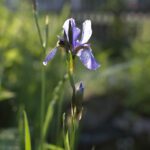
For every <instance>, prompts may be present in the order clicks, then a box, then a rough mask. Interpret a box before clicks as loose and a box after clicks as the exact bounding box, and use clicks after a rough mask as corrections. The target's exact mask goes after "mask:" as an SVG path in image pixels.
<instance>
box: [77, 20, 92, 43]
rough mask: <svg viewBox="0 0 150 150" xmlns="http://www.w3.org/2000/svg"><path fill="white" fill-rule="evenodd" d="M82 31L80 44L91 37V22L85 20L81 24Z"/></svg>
mask: <svg viewBox="0 0 150 150" xmlns="http://www.w3.org/2000/svg"><path fill="white" fill-rule="evenodd" d="M82 28H83V31H82V36H81V41H80V43H81V44H84V43H87V42H88V40H89V39H90V37H91V35H92V28H91V20H86V21H84V22H83V27H82Z"/></svg>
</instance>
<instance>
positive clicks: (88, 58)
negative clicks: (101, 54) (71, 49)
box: [77, 48, 100, 70]
mask: <svg viewBox="0 0 150 150" xmlns="http://www.w3.org/2000/svg"><path fill="white" fill-rule="evenodd" d="M77 56H78V57H79V58H80V60H81V62H82V63H83V65H84V66H85V67H87V68H88V69H90V70H96V69H97V68H98V67H100V64H99V63H98V62H97V61H96V60H95V58H94V56H93V54H92V50H91V49H90V48H86V49H81V50H79V51H78V53H77Z"/></svg>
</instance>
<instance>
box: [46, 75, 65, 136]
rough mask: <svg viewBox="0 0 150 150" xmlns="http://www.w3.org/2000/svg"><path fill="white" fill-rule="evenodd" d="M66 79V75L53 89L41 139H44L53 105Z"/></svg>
mask: <svg viewBox="0 0 150 150" xmlns="http://www.w3.org/2000/svg"><path fill="white" fill-rule="evenodd" d="M67 79H68V74H66V75H64V77H63V79H62V80H60V81H59V82H58V85H57V86H56V88H55V89H54V92H53V98H52V100H51V101H50V102H49V105H48V109H47V112H46V116H45V121H44V124H43V138H45V137H46V133H47V130H48V126H49V124H50V122H51V120H52V116H53V112H54V105H55V103H56V101H57V100H58V99H59V98H60V95H61V94H60V93H61V90H62V89H63V86H64V83H65V81H66V80H67Z"/></svg>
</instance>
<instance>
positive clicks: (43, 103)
mask: <svg viewBox="0 0 150 150" xmlns="http://www.w3.org/2000/svg"><path fill="white" fill-rule="evenodd" d="M33 14H34V19H35V24H36V27H37V31H38V35H39V39H40V44H41V47H42V49H43V52H42V59H43V58H44V57H45V53H46V48H47V41H48V19H47V18H46V19H47V21H46V24H45V41H44V40H43V38H42V34H41V30H40V25H39V21H38V14H37V11H36V9H34V11H33ZM41 64H42V63H41ZM45 83H46V72H45V67H44V66H43V65H42V66H41V108H40V110H41V114H40V149H41V150H43V147H44V135H43V122H44V116H45V100H46V96H45V95H46V89H45Z"/></svg>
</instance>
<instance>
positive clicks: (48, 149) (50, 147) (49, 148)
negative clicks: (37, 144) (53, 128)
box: [45, 144, 64, 150]
mask: <svg viewBox="0 0 150 150" xmlns="http://www.w3.org/2000/svg"><path fill="white" fill-rule="evenodd" d="M45 149H46V150H64V149H63V148H62V147H59V146H57V145H53V144H45Z"/></svg>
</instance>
